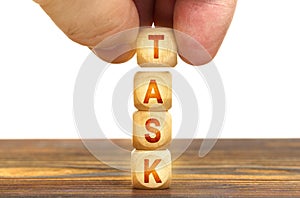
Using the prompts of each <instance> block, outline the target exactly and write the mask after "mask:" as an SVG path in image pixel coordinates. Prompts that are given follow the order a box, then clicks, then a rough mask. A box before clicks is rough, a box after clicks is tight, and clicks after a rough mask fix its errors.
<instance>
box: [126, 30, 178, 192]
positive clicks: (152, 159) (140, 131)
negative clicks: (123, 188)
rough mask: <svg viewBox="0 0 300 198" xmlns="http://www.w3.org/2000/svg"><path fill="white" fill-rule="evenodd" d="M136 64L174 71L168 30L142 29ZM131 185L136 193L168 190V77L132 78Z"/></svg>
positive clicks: (160, 73)
mask: <svg viewBox="0 0 300 198" xmlns="http://www.w3.org/2000/svg"><path fill="white" fill-rule="evenodd" d="M137 62H138V64H139V65H140V66H141V67H143V68H146V69H147V68H150V67H151V68H158V67H159V68H165V67H174V66H176V64H177V47H176V42H175V38H174V35H173V31H172V29H168V28H143V29H141V30H140V33H139V36H138V40H137ZM134 105H135V107H136V108H137V109H138V111H137V112H135V113H134V115H133V147H134V148H135V149H134V150H133V151H132V154H131V169H132V183H133V187H134V188H138V189H164V188H169V186H170V183H171V175H172V166H171V164H172V160H171V154H170V151H169V150H168V149H167V147H168V145H169V144H170V143H171V140H172V117H171V115H170V114H169V113H168V110H169V109H170V108H171V107H172V75H171V73H170V72H168V71H153V69H152V70H151V71H142V72H138V73H136V75H135V77H134Z"/></svg>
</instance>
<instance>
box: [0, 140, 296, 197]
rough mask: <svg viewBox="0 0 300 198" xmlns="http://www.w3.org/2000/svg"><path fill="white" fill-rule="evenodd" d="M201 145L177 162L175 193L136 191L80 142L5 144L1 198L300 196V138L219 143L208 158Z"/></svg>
mask: <svg viewBox="0 0 300 198" xmlns="http://www.w3.org/2000/svg"><path fill="white" fill-rule="evenodd" d="M103 141H104V140H103ZM178 141H181V140H178ZM116 142H118V143H119V144H123V145H130V144H131V143H130V140H116ZM200 144H201V140H194V141H193V143H192V144H191V145H190V147H189V148H188V150H187V151H186V152H185V153H184V154H183V155H182V156H181V157H180V158H178V159H177V160H176V161H174V162H173V177H172V185H171V188H170V189H167V190H136V189H132V187H131V177H130V172H125V171H120V170H116V169H113V168H110V167H109V166H107V165H104V164H103V163H101V162H100V161H98V160H97V159H96V158H95V157H94V156H93V155H91V154H90V153H89V151H88V150H87V149H86V148H85V147H84V146H83V144H82V142H81V141H80V140H1V141H0V196H4V197H6V196H8V195H14V196H25V195H27V196H50V195H55V196H72V197H73V196H74V195H78V196H84V195H86V196H89V197H91V196H98V197H105V196H106V197H119V196H126V197H128V196H137V197H162V196H164V197H200V196H204V197H228V196H233V197H239V196H240V197H291V196H295V197H300V139H293V140H292V139H277V140H271V139H264V140H219V141H218V142H217V144H216V146H215V147H214V148H213V150H212V151H211V152H210V153H209V154H208V155H207V156H206V157H204V158H199V157H198V150H199V146H200Z"/></svg>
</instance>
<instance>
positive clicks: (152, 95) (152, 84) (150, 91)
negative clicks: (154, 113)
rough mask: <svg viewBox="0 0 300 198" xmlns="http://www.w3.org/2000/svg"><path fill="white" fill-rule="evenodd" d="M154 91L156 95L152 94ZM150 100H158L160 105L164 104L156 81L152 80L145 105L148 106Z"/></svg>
mask: <svg viewBox="0 0 300 198" xmlns="http://www.w3.org/2000/svg"><path fill="white" fill-rule="evenodd" d="M152 90H153V91H154V93H152ZM150 98H156V99H157V102H158V103H163V100H162V99H161V96H160V93H159V90H158V86H157V84H156V80H150V83H149V86H148V90H147V93H146V96H145V99H144V103H146V104H148V103H149V99H150Z"/></svg>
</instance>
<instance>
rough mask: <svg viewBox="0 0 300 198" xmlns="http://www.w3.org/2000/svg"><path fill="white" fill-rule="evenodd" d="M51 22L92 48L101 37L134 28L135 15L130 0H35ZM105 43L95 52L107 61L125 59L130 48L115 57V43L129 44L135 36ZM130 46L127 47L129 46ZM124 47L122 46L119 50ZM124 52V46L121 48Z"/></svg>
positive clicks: (137, 19)
mask: <svg viewBox="0 0 300 198" xmlns="http://www.w3.org/2000/svg"><path fill="white" fill-rule="evenodd" d="M35 2H37V3H39V4H40V6H41V7H42V8H43V9H44V11H45V12H46V13H47V14H48V15H49V17H50V18H51V19H52V20H53V21H54V23H55V24H56V25H57V26H58V27H59V28H60V29H61V30H62V31H63V32H64V33H65V34H66V35H67V36H68V37H69V38H70V39H71V40H73V41H75V42H77V43H79V44H81V45H85V46H88V47H89V48H95V47H96V46H97V44H98V43H99V42H101V41H103V40H104V39H106V38H108V37H110V36H111V35H114V34H116V33H119V32H122V31H124V30H127V29H130V28H135V27H138V25H139V17H138V13H137V10H136V7H135V4H134V3H133V1H132V0H109V1H107V0H89V1H86V0H35ZM117 40H118V42H112V43H108V42H106V43H105V45H104V46H102V48H103V49H102V48H98V49H99V50H97V52H96V54H97V55H98V56H100V57H101V58H103V59H104V60H106V61H108V62H124V61H127V60H129V59H130V58H131V57H132V56H133V55H134V52H133V51H132V50H129V49H128V51H127V53H125V54H122V55H121V56H117V57H118V58H117V59H116V56H115V55H116V54H115V51H116V50H115V48H118V46H116V43H118V45H124V46H131V45H133V43H135V40H136V35H134V34H131V36H130V37H128V38H124V39H121V38H118V39H117ZM130 48H131V47H130ZM123 50H124V49H123ZM125 51H126V49H125Z"/></svg>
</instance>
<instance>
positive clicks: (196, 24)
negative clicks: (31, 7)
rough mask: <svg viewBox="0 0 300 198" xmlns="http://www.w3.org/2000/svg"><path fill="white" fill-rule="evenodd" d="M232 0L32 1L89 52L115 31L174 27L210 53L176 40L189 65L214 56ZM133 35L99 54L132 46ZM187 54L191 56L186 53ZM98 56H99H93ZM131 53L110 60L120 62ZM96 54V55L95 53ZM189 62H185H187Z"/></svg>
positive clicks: (223, 31)
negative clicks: (205, 56)
mask: <svg viewBox="0 0 300 198" xmlns="http://www.w3.org/2000/svg"><path fill="white" fill-rule="evenodd" d="M236 1H237V0H134V1H132V0H88V1H87V0H35V2H37V3H39V4H40V5H41V7H42V8H43V9H44V10H45V12H46V13H47V14H48V15H49V16H50V17H51V19H52V20H53V21H54V22H55V23H56V25H57V26H58V27H59V28H60V29H61V30H62V31H63V32H64V33H65V34H66V35H67V36H68V37H69V38H70V39H72V40H73V41H75V42H77V43H80V44H82V45H85V46H88V47H89V48H93V47H95V46H96V45H97V44H98V43H99V42H101V41H103V40H104V39H105V38H107V37H109V36H111V35H114V34H116V33H118V32H121V31H124V30H127V29H130V28H135V27H138V26H139V25H141V26H151V24H152V23H153V22H154V24H155V25H156V26H163V27H171V28H172V27H173V28H174V29H176V30H178V31H181V32H183V33H186V34H188V35H190V36H191V37H193V38H194V39H195V40H197V41H198V42H199V43H200V44H201V45H203V47H204V48H205V49H206V51H207V52H208V53H209V54H210V57H209V58H204V59H203V58H200V57H201V55H199V53H203V52H201V49H198V48H197V47H196V48H195V46H194V45H192V44H191V43H189V42H187V41H186V40H185V39H184V38H180V37H177V38H176V39H177V45H178V51H179V55H180V56H181V57H182V58H183V60H185V61H186V62H189V63H191V64H193V65H202V64H205V63H207V62H209V61H210V60H211V59H212V58H214V57H215V55H216V53H217V51H218V49H219V47H220V45H221V43H222V41H223V39H224V36H225V34H226V32H227V29H228V27H229V25H230V23H231V20H232V17H233V13H234V10H235V6H236ZM135 39H136V35H134V36H131V37H128V38H126V39H125V40H120V39H118V38H117V39H116V42H115V43H110V44H106V46H105V49H104V50H103V56H104V57H105V56H106V55H107V54H110V53H113V52H114V51H115V50H116V49H118V48H120V46H126V45H130V44H132V43H135ZM191 51H192V52H193V53H191ZM98 55H99V54H98ZM133 55H134V52H133V51H130V52H128V53H126V54H124V55H123V56H121V57H119V58H118V59H117V60H115V61H114V62H124V61H127V60H129V59H130V58H131V57H132V56H133ZM100 56H101V52H100ZM187 60H189V61H187Z"/></svg>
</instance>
